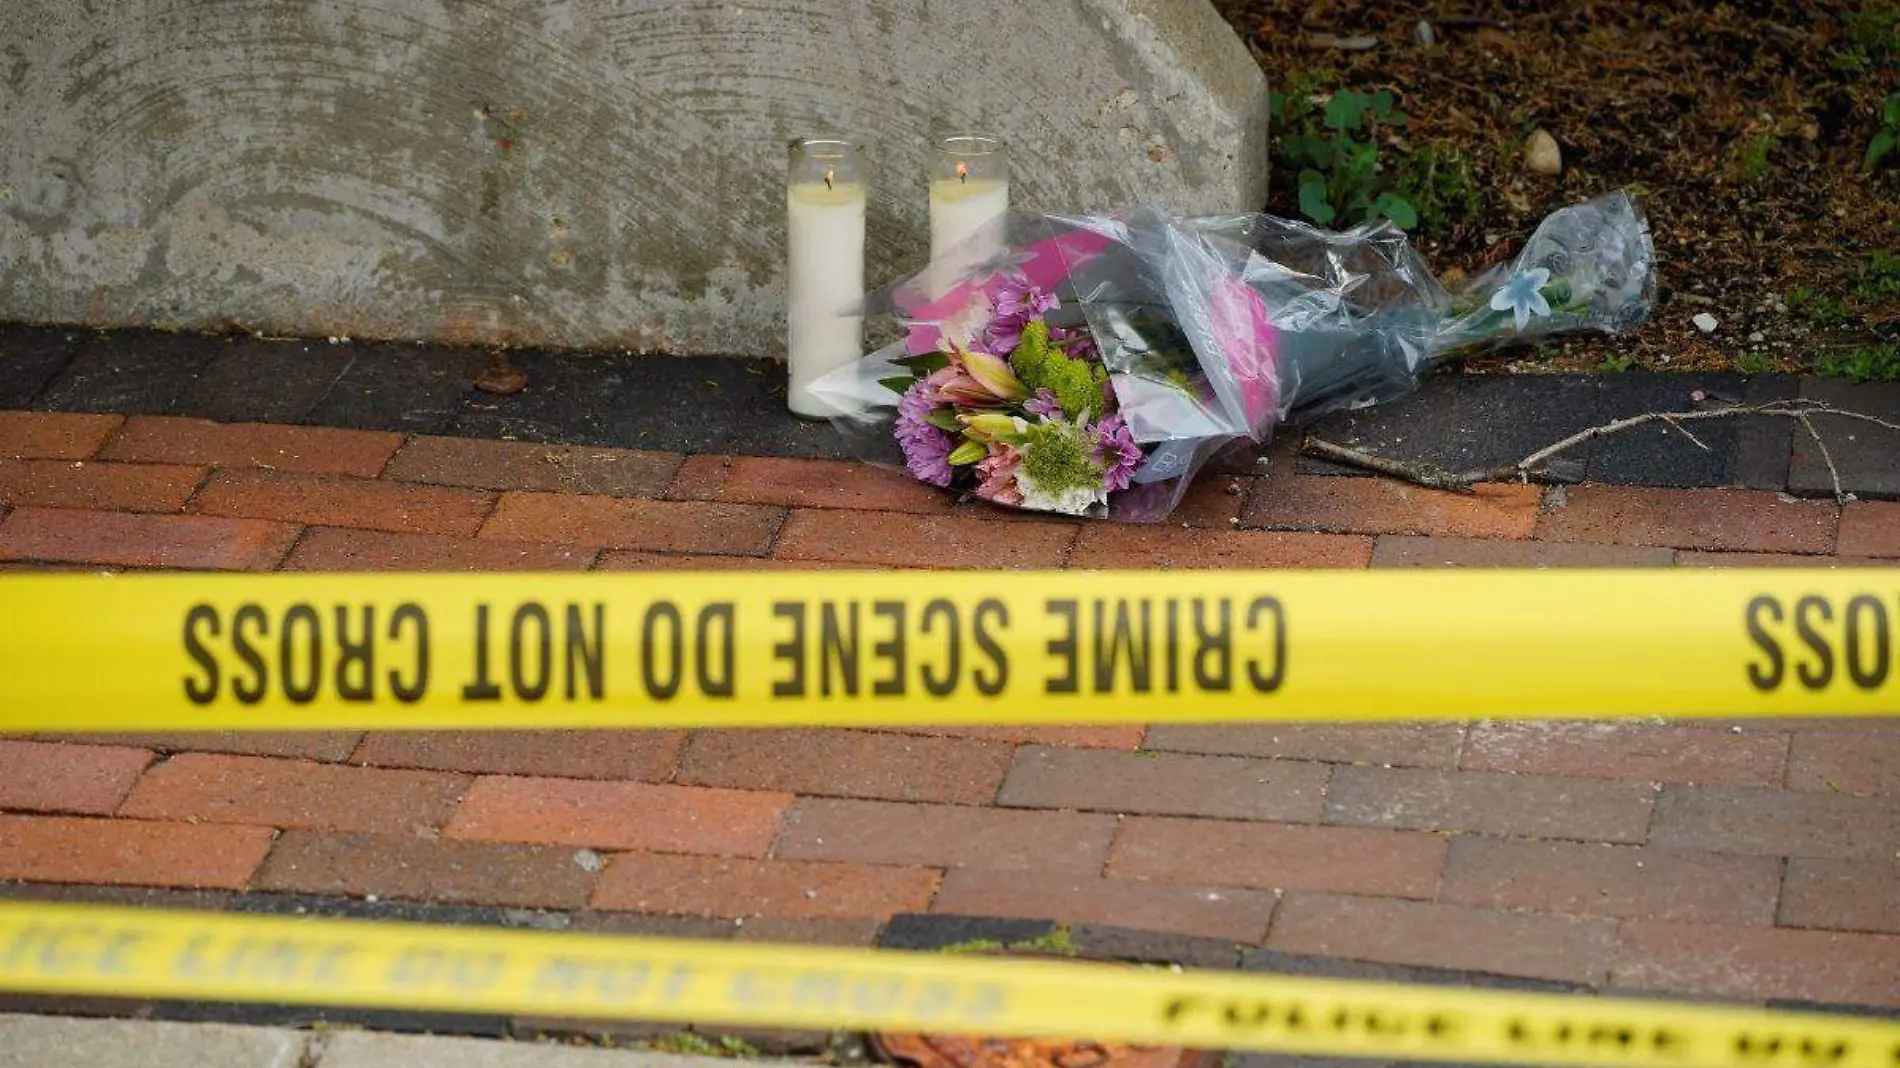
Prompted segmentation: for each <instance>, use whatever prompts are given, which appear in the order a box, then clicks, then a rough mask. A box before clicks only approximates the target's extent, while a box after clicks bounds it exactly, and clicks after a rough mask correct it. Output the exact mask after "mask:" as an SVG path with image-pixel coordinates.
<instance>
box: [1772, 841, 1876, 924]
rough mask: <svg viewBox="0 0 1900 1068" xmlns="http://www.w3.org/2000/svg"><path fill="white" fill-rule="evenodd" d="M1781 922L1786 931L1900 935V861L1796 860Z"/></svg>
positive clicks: (1786, 885)
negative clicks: (1812, 929)
mask: <svg viewBox="0 0 1900 1068" xmlns="http://www.w3.org/2000/svg"><path fill="white" fill-rule="evenodd" d="M1770 863H1773V861H1770ZM1776 922H1777V923H1779V924H1780V925H1781V926H1783V927H1824V928H1830V929H1832V930H1836V931H1882V932H1885V933H1887V934H1900V858H1896V859H1894V860H1813V859H1809V858H1806V857H1795V858H1793V859H1792V860H1790V861H1788V875H1787V879H1786V881H1785V882H1784V883H1783V885H1782V888H1781V913H1780V915H1779V916H1778V917H1777V918H1776Z"/></svg>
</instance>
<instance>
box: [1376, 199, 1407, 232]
mask: <svg viewBox="0 0 1900 1068" xmlns="http://www.w3.org/2000/svg"><path fill="white" fill-rule="evenodd" d="M1372 207H1373V210H1374V211H1375V212H1376V213H1377V214H1379V215H1383V216H1385V217H1386V218H1388V219H1391V220H1392V224H1393V225H1394V226H1397V227H1398V228H1399V229H1401V230H1410V229H1411V228H1412V227H1414V226H1417V225H1418V209H1417V208H1414V207H1412V202H1411V201H1409V200H1407V199H1405V198H1404V197H1402V196H1399V195H1397V194H1395V193H1386V194H1383V195H1382V196H1380V197H1379V199H1378V200H1377V201H1375V202H1373V205H1372Z"/></svg>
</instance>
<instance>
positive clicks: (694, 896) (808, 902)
mask: <svg viewBox="0 0 1900 1068" xmlns="http://www.w3.org/2000/svg"><path fill="white" fill-rule="evenodd" d="M936 889H937V873H936V872H935V871H934V870H932V869H929V868H889V867H872V866H870V865H866V864H826V863H820V862H814V861H802V860H741V859H737V858H733V857H681V856H667V855H664V854H657V853H633V854H629V855H626V856H621V857H615V858H614V862H613V864H611V865H610V866H609V867H608V868H607V873H606V874H605V875H603V876H602V877H601V880H600V888H599V889H598V890H596V891H595V892H594V900H593V907H594V908H597V909H632V910H636V911H639V912H661V913H671V914H674V915H685V916H722V917H737V916H759V915H771V916H794V917H806V918H826V919H878V920H883V919H889V918H890V917H891V916H893V915H895V914H897V913H900V912H922V911H923V910H924V909H925V908H927V907H929V905H930V895H931V894H932V893H933V892H935V890H936Z"/></svg>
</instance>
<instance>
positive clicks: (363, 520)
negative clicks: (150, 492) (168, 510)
mask: <svg viewBox="0 0 1900 1068" xmlns="http://www.w3.org/2000/svg"><path fill="white" fill-rule="evenodd" d="M193 507H194V508H195V510H197V511H199V512H202V513H204V514H205V515H223V516H233V517H238V518H243V519H277V520H282V521H284V522H287V523H307V524H310V525H313V526H330V527H362V528H365V529H368V530H393V531H396V532H398V533H411V534H459V535H461V536H463V537H470V536H473V535H474V533H475V532H476V531H477V530H480V529H481V526H482V520H483V519H484V518H486V517H487V515H488V513H489V511H490V509H492V508H493V507H494V495H493V494H490V493H485V492H479V491H476V490H461V489H441V488H438V487H435V486H412V485H406V484H403V483H399V482H372V481H369V480H367V479H360V478H319V477H315V476H312V475H289V474H283V473H281V472H277V471H220V472H218V474H217V476H216V477H214V478H213V479H212V480H211V483H210V484H209V485H207V486H206V487H205V488H204V489H203V490H202V491H200V492H199V494H198V499H197V500H196V501H195V502H194V503H193Z"/></svg>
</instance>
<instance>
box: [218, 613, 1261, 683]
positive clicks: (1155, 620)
mask: <svg viewBox="0 0 1900 1068" xmlns="http://www.w3.org/2000/svg"><path fill="white" fill-rule="evenodd" d="M469 607H470V618H469V619H467V620H466V621H464V622H463V625H462V627H461V628H460V629H459V630H458V633H461V634H466V635H467V641H466V643H458V645H461V646H462V647H461V648H458V649H457V650H456V651H457V652H458V653H459V654H460V655H459V656H457V657H456V659H457V660H458V661H459V662H457V663H453V664H444V663H443V661H444V660H445V659H448V658H447V657H445V655H444V644H445V643H444V642H442V641H441V639H440V637H439V635H440V633H441V631H442V629H443V628H442V622H443V621H441V620H440V619H439V618H438V617H437V616H435V615H432V614H431V612H430V611H429V610H428V609H427V608H425V607H424V606H423V605H422V604H420V603H417V602H414V601H401V602H397V603H394V604H389V605H386V606H380V605H377V604H373V603H353V604H335V603H331V604H318V603H313V602H298V603H294V604H290V605H288V606H282V607H280V608H278V609H277V610H275V611H273V610H271V609H269V608H267V607H266V606H264V605H263V604H258V603H247V604H240V605H237V606H236V607H235V608H231V609H229V610H224V609H220V608H219V607H218V606H216V605H214V604H211V603H209V602H205V603H199V604H194V605H192V606H191V607H190V609H189V610H188V611H187V612H186V613H185V616H184V621H183V628H182V640H183V652H184V656H185V662H186V664H187V670H186V671H185V672H184V674H183V676H182V686H183V691H184V695H185V697H186V698H187V699H188V700H189V701H190V702H192V703H193V704H196V705H212V704H218V703H222V702H229V701H235V702H237V703H240V704H257V703H260V702H263V701H266V700H271V699H273V698H281V699H282V700H285V701H288V702H290V703H292V704H308V703H311V702H313V701H317V700H319V699H320V698H323V697H325V696H328V697H330V698H333V699H335V700H340V701H345V702H365V703H369V702H378V701H383V700H393V701H396V702H400V703H405V704H407V703H415V702H419V701H422V700H423V699H425V698H426V697H428V696H429V695H430V693H431V692H432V688H433V687H441V686H449V687H453V688H454V692H455V693H457V694H459V696H460V699H461V700H462V701H463V702H466V703H470V704H480V703H483V702H496V701H502V700H511V701H518V702H526V703H537V702H543V701H548V700H558V701H566V702H601V701H604V700H606V699H607V694H608V685H607V680H608V676H609V673H610V672H620V671H626V672H630V673H631V676H632V677H633V678H635V679H637V680H638V686H639V692H640V694H641V695H643V696H644V697H645V698H646V699H647V700H650V701H655V702H665V701H672V700H675V699H677V698H680V697H682V696H691V697H694V698H699V699H706V700H714V701H717V700H727V699H732V698H734V697H735V696H737V695H738V694H740V693H741V692H742V686H741V678H742V675H743V674H744V673H746V672H748V671H754V670H756V671H762V672H764V673H765V674H766V678H767V680H768V681H769V689H768V690H767V691H766V692H768V693H769V694H770V695H771V696H772V697H774V698H787V699H798V698H813V697H817V698H839V697H860V696H869V697H873V698H892V699H902V698H909V697H912V696H928V697H932V698H948V697H952V696H956V695H960V694H975V695H982V696H986V697H994V696H996V695H998V694H1001V693H1002V692H1003V691H1004V689H1005V688H1006V687H1007V686H1009V684H1010V681H1011V678H1012V676H1013V675H1014V674H1015V673H1017V672H1022V671H1029V670H1034V671H1035V672H1036V673H1037V674H1036V676H1035V680H1036V689H1037V690H1039V691H1040V692H1041V693H1043V694H1047V695H1051V696H1062V695H1109V694H1121V695H1146V694H1179V693H1183V692H1196V693H1204V694H1231V693H1251V694H1271V693H1274V692H1275V691H1277V690H1279V689H1280V688H1281V686H1282V685H1283V684H1284V683H1285V681H1286V677H1287V671H1288V663H1287V660H1288V640H1287V612H1286V608H1285V606H1284V605H1283V604H1282V602H1281V600H1280V599H1279V598H1277V597H1274V596H1269V595H1261V596H1254V597H1251V598H1231V597H1220V596H1190V597H1096V598H1074V597H1070V598H1062V597H1057V598H1045V599H1042V600H1041V601H1040V602H1039V603H1036V604H1034V605H1031V606H1028V607H1029V608H1031V609H1034V610H1036V611H1039V612H1041V613H1042V616H1043V618H1042V619H1040V620H1038V621H1037V622H1038V625H1039V626H1040V627H1041V628H1042V630H1043V631H1044V632H1046V633H1048V634H1049V635H1050V637H1049V638H1048V639H1047V640H1046V642H1045V643H1043V647H1042V652H1043V654H1044V655H1043V656H1042V657H1040V658H1039V660H1040V662H1039V663H1037V664H1034V665H1022V664H1018V663H1015V662H1014V659H1015V658H1014V657H1012V655H1011V652H1010V650H1009V647H1008V643H1007V642H1006V640H1005V639H1006V637H1007V636H1008V633H1009V631H1010V628H1011V627H1012V625H1013V624H1014V623H1016V622H1017V621H1018V619H1019V618H1020V616H1021V614H1022V613H1023V612H1024V611H1025V606H1024V605H1023V604H1022V602H1021V601H1020V600H1018V601H1015V602H1013V603H1010V602H1006V601H1004V600H1002V599H998V598H983V599H981V600H978V601H976V602H975V603H974V604H967V605H966V604H959V603H958V602H957V601H955V600H952V599H950V598H944V597H937V598H929V599H862V598H849V599H838V600H831V599H809V598H808V599H796V600H793V599H786V600H774V601H772V602H771V603H770V604H769V606H767V609H766V611H765V612H764V613H763V614H761V615H759V616H758V618H748V617H747V616H746V615H745V613H744V609H743V608H742V606H741V604H740V603H739V602H737V601H728V600H714V601H710V602H706V603H703V604H697V605H686V606H683V605H681V604H680V603H678V602H676V601H673V600H666V599H660V600H654V601H651V602H648V603H647V604H645V606H644V608H642V609H640V610H639V611H637V612H635V613H633V615H634V616H635V618H632V619H622V618H621V616H620V613H619V612H618V611H615V612H610V611H609V607H608V603H607V602H604V601H567V602H560V603H544V602H542V601H538V600H529V601H523V602H519V603H516V604H513V605H498V604H492V603H489V602H485V601H481V602H475V603H473V604H472V605H471V606H469ZM615 607H616V609H618V608H619V607H620V606H619V605H616V606H615ZM754 633H763V634H764V635H766V640H765V642H764V644H763V646H762V647H758V648H755V647H754V646H753V645H752V644H750V643H742V641H741V636H742V635H750V634H754ZM761 654H762V655H761Z"/></svg>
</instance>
